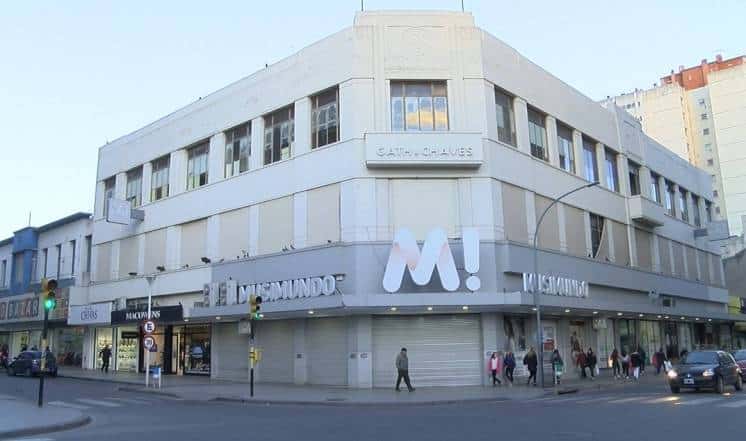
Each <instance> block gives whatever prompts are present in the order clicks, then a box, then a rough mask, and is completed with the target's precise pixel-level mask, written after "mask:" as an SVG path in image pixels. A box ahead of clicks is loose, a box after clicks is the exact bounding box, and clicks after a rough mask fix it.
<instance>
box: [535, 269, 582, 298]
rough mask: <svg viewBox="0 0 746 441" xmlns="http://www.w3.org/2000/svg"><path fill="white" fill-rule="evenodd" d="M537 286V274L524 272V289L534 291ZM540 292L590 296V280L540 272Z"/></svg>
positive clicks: (555, 294) (567, 295)
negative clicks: (585, 280) (584, 280)
mask: <svg viewBox="0 0 746 441" xmlns="http://www.w3.org/2000/svg"><path fill="white" fill-rule="evenodd" d="M535 288H536V276H535V274H534V273H523V291H524V292H528V293H533V292H535ZM539 292H540V293H542V294H547V295H552V296H562V297H580V298H588V282H583V281H580V280H575V279H570V278H568V277H559V276H551V275H547V274H539Z"/></svg>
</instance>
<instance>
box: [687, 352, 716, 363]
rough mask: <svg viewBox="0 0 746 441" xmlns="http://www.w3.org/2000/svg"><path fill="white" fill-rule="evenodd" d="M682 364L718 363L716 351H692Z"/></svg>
mask: <svg viewBox="0 0 746 441" xmlns="http://www.w3.org/2000/svg"><path fill="white" fill-rule="evenodd" d="M681 364H718V354H717V353H716V352H690V353H688V354H686V357H684V360H682V362H681Z"/></svg>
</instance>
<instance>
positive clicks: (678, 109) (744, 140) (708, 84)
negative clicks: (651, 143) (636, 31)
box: [612, 55, 746, 252]
mask: <svg viewBox="0 0 746 441" xmlns="http://www.w3.org/2000/svg"><path fill="white" fill-rule="evenodd" d="M745 61H746V56H743V55H741V56H738V57H733V58H730V59H723V57H722V56H721V55H718V56H717V57H716V58H715V60H714V61H708V60H702V62H701V63H700V64H699V65H697V66H692V67H688V68H685V67H684V66H679V69H678V72H675V71H673V70H672V71H671V73H670V74H669V75H666V76H665V77H662V78H661V79H660V82H659V83H656V84H655V85H654V86H653V87H652V88H650V89H636V90H634V91H632V92H629V93H623V94H621V95H618V96H615V97H613V99H612V100H613V101H614V102H615V103H616V104H617V105H618V106H620V107H622V108H624V109H625V110H627V112H629V113H630V114H632V115H634V116H635V117H636V118H637V119H638V120H639V121H640V123H641V124H642V127H643V130H644V131H645V133H646V134H647V135H649V136H651V137H652V138H653V139H655V140H656V141H658V142H660V143H661V144H663V145H665V146H666V147H668V148H669V149H671V150H672V151H674V152H675V153H676V154H677V155H679V156H680V157H682V158H684V159H686V160H687V161H689V162H691V163H692V164H694V165H696V166H697V167H699V168H701V169H703V170H705V171H706V172H707V173H708V174H709V175H710V179H711V180H712V189H713V209H714V216H715V217H716V218H719V219H725V220H727V223H728V229H729V230H730V234H732V235H742V234H743V232H744V227H743V224H744V216H745V215H746V62H745ZM723 235H726V236H727V234H725V231H724V230H723ZM721 244H722V245H723V247H724V248H723V251H724V252H728V249H730V248H733V247H732V246H731V247H726V245H727V242H726V241H721Z"/></svg>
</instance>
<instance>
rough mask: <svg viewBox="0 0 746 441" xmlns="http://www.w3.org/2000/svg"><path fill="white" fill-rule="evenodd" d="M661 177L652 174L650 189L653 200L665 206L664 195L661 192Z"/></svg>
mask: <svg viewBox="0 0 746 441" xmlns="http://www.w3.org/2000/svg"><path fill="white" fill-rule="evenodd" d="M660 177H661V176H660V175H659V174H658V173H655V172H652V171H651V172H650V189H651V190H652V191H651V194H650V196H651V199H652V200H653V202H655V203H656V204H658V205H663V193H662V192H661V185H660Z"/></svg>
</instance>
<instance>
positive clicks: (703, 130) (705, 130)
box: [702, 129, 710, 135]
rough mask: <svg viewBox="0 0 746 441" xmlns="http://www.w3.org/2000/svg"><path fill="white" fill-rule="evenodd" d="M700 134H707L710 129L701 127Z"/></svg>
mask: <svg viewBox="0 0 746 441" xmlns="http://www.w3.org/2000/svg"><path fill="white" fill-rule="evenodd" d="M702 134H703V135H709V134H710V129H702Z"/></svg>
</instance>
